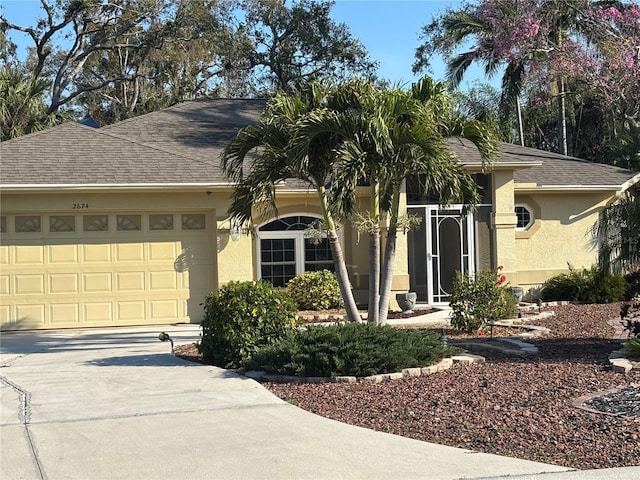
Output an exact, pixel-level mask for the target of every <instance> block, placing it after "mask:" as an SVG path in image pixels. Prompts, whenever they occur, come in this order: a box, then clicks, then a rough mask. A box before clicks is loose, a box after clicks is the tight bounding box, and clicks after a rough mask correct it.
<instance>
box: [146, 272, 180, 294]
mask: <svg viewBox="0 0 640 480" xmlns="http://www.w3.org/2000/svg"><path fill="white" fill-rule="evenodd" d="M176 288H178V274H177V273H176V272H173V271H171V272H149V290H151V291H156V290H175V289H176Z"/></svg>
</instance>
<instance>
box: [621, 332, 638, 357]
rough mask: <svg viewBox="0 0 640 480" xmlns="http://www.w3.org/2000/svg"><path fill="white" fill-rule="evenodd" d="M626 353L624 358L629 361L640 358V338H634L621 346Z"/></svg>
mask: <svg viewBox="0 0 640 480" xmlns="http://www.w3.org/2000/svg"><path fill="white" fill-rule="evenodd" d="M622 345H623V346H624V347H625V349H626V351H625V352H624V356H625V357H627V358H631V359H636V358H640V337H635V338H632V339H631V340H629V341H628V342H624V343H623V344H622Z"/></svg>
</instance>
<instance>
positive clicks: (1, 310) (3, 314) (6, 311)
mask: <svg viewBox="0 0 640 480" xmlns="http://www.w3.org/2000/svg"><path fill="white" fill-rule="evenodd" d="M11 310H12V308H11V306H9V305H0V323H1V324H3V325H5V324H10V323H11V322H12V321H11V318H12V317H11Z"/></svg>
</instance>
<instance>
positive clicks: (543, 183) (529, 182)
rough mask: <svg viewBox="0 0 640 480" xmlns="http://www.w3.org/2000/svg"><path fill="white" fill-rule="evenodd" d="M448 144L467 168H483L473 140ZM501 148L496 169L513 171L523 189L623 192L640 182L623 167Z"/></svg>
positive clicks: (505, 145) (638, 176)
mask: <svg viewBox="0 0 640 480" xmlns="http://www.w3.org/2000/svg"><path fill="white" fill-rule="evenodd" d="M448 145H449V147H450V148H451V150H452V151H454V152H455V153H456V154H457V155H458V158H459V159H460V161H461V162H462V163H463V164H464V165H467V166H470V167H480V166H481V159H480V154H479V153H478V150H477V149H476V148H475V147H474V145H473V144H472V143H471V142H470V141H468V140H460V139H449V142H448ZM499 149H500V153H499V155H498V158H497V160H496V162H495V164H494V165H495V167H496V168H513V169H514V170H515V172H514V174H513V177H514V182H515V183H516V188H520V189H532V190H540V189H548V190H552V189H560V190H563V189H569V190H572V189H587V190H594V189H599V190H620V189H624V188H626V187H627V185H629V184H633V183H635V182H637V181H640V174H638V173H637V172H632V171H631V170H626V169H624V168H620V167H615V166H611V165H603V164H601V163H592V162H588V161H586V160H581V159H579V158H575V157H568V156H565V155H560V154H558V153H553V152H547V151H544V150H537V149H535V148H527V147H521V146H519V145H513V144H510V143H501V144H500V146H499Z"/></svg>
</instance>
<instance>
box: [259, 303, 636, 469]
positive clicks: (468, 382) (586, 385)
mask: <svg viewBox="0 0 640 480" xmlns="http://www.w3.org/2000/svg"><path fill="white" fill-rule="evenodd" d="M552 309H553V310H554V311H555V312H556V316H555V317H552V318H549V319H544V320H541V321H540V322H539V323H540V324H541V325H544V326H547V327H549V328H550V329H551V331H552V333H551V335H548V336H545V337H543V338H536V339H531V340H527V341H529V342H531V343H534V344H535V345H536V346H537V347H538V349H539V354H538V355H537V356H533V357H527V358H514V357H508V356H505V355H503V354H500V353H497V352H496V353H493V352H489V351H488V352H487V353H486V356H487V363H484V364H472V365H465V366H463V365H456V366H454V368H451V369H450V370H447V371H445V372H441V373H438V374H435V375H429V376H424V377H418V378H406V379H402V380H397V381H393V382H388V383H382V384H373V383H358V384H337V383H335V384H334V383H325V384H272V383H267V384H265V386H266V387H267V388H268V389H269V390H271V391H272V392H273V393H274V394H275V395H277V396H279V397H280V398H282V399H285V400H288V401H291V402H292V403H295V404H296V405H298V407H300V408H303V409H305V410H308V411H310V412H313V413H316V414H319V415H322V416H325V417H328V418H332V419H336V420H339V421H341V422H345V423H349V424H353V425H358V426H362V427H366V428H371V429H374V430H379V431H383V432H389V433H394V434H397V435H402V436H405V437H410V438H415V439H418V440H424V441H428V442H435V443H440V444H444V445H451V446H455V447H462V448H467V449H471V450H474V451H479V452H486V453H496V454H500V455H507V456H513V457H517V458H522V459H529V460H534V461H539V462H545V463H553V464H557V465H563V466H567V467H572V468H578V469H589V468H609V467H622V466H632V465H640V418H639V417H632V418H623V417H616V416H610V415H604V414H598V413H592V412H588V411H585V410H581V409H578V408H576V407H574V406H572V402H573V401H574V399H576V398H578V397H580V396H583V395H587V394H591V393H596V392H599V391H602V390H608V389H612V388H616V387H623V386H626V385H629V384H631V383H638V382H640V372H637V371H634V372H632V373H630V374H627V375H622V374H618V373H613V372H612V371H611V370H610V368H608V366H607V356H608V354H609V353H610V352H611V351H612V350H615V349H617V348H618V346H619V345H618V344H617V343H615V342H613V341H612V340H611V336H612V334H613V330H612V328H611V327H610V325H609V324H608V319H611V318H616V317H618V313H619V309H620V306H619V304H611V305H563V306H555V307H553V308H552Z"/></svg>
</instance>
